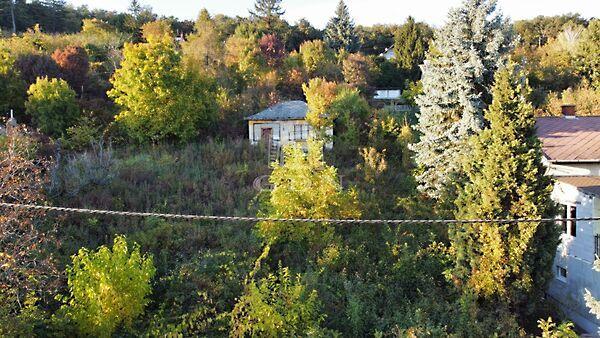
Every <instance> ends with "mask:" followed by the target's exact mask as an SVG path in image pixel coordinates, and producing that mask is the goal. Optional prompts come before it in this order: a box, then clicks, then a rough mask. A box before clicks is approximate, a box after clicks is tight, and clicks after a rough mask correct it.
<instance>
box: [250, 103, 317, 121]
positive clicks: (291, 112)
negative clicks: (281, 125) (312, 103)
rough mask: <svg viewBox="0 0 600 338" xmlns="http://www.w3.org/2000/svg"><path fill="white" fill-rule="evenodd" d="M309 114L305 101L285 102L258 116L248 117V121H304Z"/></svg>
mask: <svg viewBox="0 0 600 338" xmlns="http://www.w3.org/2000/svg"><path fill="white" fill-rule="evenodd" d="M307 112H308V105H307V104H306V102H304V101H285V102H280V103H278V104H276V105H274V106H271V107H269V108H267V109H265V110H263V111H261V112H260V113H258V114H254V115H252V116H248V117H246V120H249V121H257V120H271V121H285V120H304V119H305V118H306V113H307Z"/></svg>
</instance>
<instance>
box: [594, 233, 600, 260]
mask: <svg viewBox="0 0 600 338" xmlns="http://www.w3.org/2000/svg"><path fill="white" fill-rule="evenodd" d="M594 255H595V258H596V259H600V235H596V236H594Z"/></svg>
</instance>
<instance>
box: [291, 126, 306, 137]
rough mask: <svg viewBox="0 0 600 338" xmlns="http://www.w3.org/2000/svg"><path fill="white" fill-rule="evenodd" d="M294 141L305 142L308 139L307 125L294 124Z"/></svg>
mask: <svg viewBox="0 0 600 338" xmlns="http://www.w3.org/2000/svg"><path fill="white" fill-rule="evenodd" d="M293 139H294V140H302V141H303V140H306V139H308V125H306V124H294V137H293Z"/></svg>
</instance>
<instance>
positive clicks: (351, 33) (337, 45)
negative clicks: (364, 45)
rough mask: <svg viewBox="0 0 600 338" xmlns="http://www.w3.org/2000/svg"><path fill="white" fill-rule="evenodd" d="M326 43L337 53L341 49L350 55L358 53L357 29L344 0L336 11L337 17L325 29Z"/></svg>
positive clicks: (341, 0)
mask: <svg viewBox="0 0 600 338" xmlns="http://www.w3.org/2000/svg"><path fill="white" fill-rule="evenodd" d="M325 42H327V44H328V45H329V47H331V48H332V49H334V50H336V51H339V50H341V49H344V50H346V51H347V52H350V53H354V52H356V51H358V47H359V45H358V36H357V35H356V28H355V27H354V21H353V20H352V17H350V11H349V10H348V6H346V3H344V0H340V2H339V3H338V6H337V9H336V10H335V16H334V17H333V18H331V20H329V23H328V24H327V27H325Z"/></svg>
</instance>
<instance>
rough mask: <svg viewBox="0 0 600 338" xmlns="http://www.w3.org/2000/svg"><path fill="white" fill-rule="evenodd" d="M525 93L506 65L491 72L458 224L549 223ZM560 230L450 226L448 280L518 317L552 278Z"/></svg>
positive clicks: (550, 206)
mask: <svg viewBox="0 0 600 338" xmlns="http://www.w3.org/2000/svg"><path fill="white" fill-rule="evenodd" d="M530 92H531V89H530V87H529V85H528V83H527V80H526V79H525V73H524V72H523V71H521V70H519V69H518V67H517V66H516V65H515V64H514V63H512V62H510V63H509V64H508V66H507V67H506V68H504V69H502V70H501V71H499V72H498V73H497V74H496V81H495V85H494V87H493V89H492V93H493V102H492V104H491V105H490V107H489V109H488V110H486V112H485V119H486V121H487V122H488V123H489V128H488V129H485V130H483V131H482V132H481V133H480V134H479V135H477V136H474V137H473V138H472V139H471V140H470V142H469V143H470V148H471V149H472V151H471V153H470V156H468V157H465V158H464V159H463V162H462V163H463V166H464V170H465V173H466V175H467V177H468V180H467V183H466V184H465V186H464V187H463V188H462V189H461V191H460V194H459V198H458V199H457V201H456V205H457V207H458V211H457V214H456V216H457V219H522V218H527V219H537V218H552V217H554V215H555V213H556V206H555V204H554V202H553V201H552V200H551V198H550V193H551V191H552V180H551V178H549V177H548V176H546V175H545V174H544V173H545V167H544V165H543V164H542V149H541V144H540V141H539V140H538V138H537V136H536V132H535V117H534V111H533V107H532V105H531V104H530V103H529V102H528V101H527V96H528V95H529V94H530ZM558 238H559V232H558V228H557V226H556V224H555V223H554V222H514V223H508V224H497V223H480V224H459V225H456V226H454V227H452V228H451V229H450V239H451V242H452V246H453V248H454V249H455V252H456V268H455V269H454V276H455V277H456V279H455V280H456V281H458V282H459V285H461V286H462V287H463V288H464V290H468V291H469V292H474V293H475V295H476V296H477V297H478V298H480V299H485V300H488V301H490V302H489V303H488V304H493V306H494V308H496V307H497V308H498V309H500V307H501V306H502V305H504V306H505V307H504V308H505V309H507V310H509V311H510V312H517V313H520V314H525V313H526V312H527V311H528V310H532V307H533V306H534V305H535V304H536V302H537V301H539V300H540V299H542V296H543V292H544V290H545V289H546V284H547V282H548V281H549V280H550V278H551V277H552V269H551V266H552V262H553V259H554V254H555V252H556V246H557V245H558Z"/></svg>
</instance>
